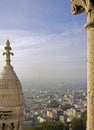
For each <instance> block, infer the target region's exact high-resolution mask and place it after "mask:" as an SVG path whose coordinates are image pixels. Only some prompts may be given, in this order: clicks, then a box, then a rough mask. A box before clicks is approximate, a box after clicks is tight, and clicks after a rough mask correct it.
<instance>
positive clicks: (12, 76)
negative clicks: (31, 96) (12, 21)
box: [0, 40, 23, 107]
mask: <svg viewBox="0 0 94 130" xmlns="http://www.w3.org/2000/svg"><path fill="white" fill-rule="evenodd" d="M8 45H9V40H8V41H7V47H5V49H9V48H10V46H9V48H8ZM10 49H11V48H10ZM8 53H9V58H8ZM4 54H6V57H7V58H6V65H5V66H4V68H3V70H2V72H1V73H0V107H5V106H6V107H10V106H11V107H14V106H19V105H23V94H22V87H21V83H20V81H19V79H18V77H17V75H16V73H15V72H14V70H13V67H12V66H11V64H10V54H13V53H11V52H10V51H9V52H6V53H4Z"/></svg>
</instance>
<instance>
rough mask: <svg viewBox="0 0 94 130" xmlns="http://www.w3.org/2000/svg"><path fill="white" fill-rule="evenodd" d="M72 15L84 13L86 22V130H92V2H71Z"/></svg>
mask: <svg viewBox="0 0 94 130" xmlns="http://www.w3.org/2000/svg"><path fill="white" fill-rule="evenodd" d="M71 4H72V6H71V7H72V13H73V14H80V13H82V12H85V13H86V16H87V22H86V24H85V29H86V31H87V130H94V0H71Z"/></svg>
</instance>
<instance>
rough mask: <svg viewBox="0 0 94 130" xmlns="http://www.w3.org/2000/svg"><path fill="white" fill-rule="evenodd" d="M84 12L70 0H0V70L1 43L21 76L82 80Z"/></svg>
mask: <svg viewBox="0 0 94 130" xmlns="http://www.w3.org/2000/svg"><path fill="white" fill-rule="evenodd" d="M84 15H85V14H82V15H79V16H73V15H72V14H71V4H70V0H59V1H58V0H20V1H19V0H10V1H9V0H0V63H1V64H0V68H1V69H0V70H2V67H3V66H4V64H5V57H3V56H2V53H3V51H4V46H5V42H6V40H7V39H9V40H10V43H11V47H12V48H13V50H12V52H14V54H15V55H14V56H13V57H12V58H11V59H12V65H13V66H14V70H15V72H16V73H17V75H18V76H19V77H20V78H21V79H30V80H33V79H35V80H45V79H46V80H47V79H48V80H51V79H52V80H68V81H74V80H81V81H84V80H86V46H87V45H86V32H85V31H84V27H83V26H84V24H85V22H86V20H85V16H84Z"/></svg>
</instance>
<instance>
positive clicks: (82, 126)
mask: <svg viewBox="0 0 94 130" xmlns="http://www.w3.org/2000/svg"><path fill="white" fill-rule="evenodd" d="M86 120H87V112H83V113H82V114H81V118H79V119H78V118H73V120H72V121H71V127H72V129H73V130H86Z"/></svg>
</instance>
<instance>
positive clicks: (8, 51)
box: [3, 40, 14, 65]
mask: <svg viewBox="0 0 94 130" xmlns="http://www.w3.org/2000/svg"><path fill="white" fill-rule="evenodd" d="M5 50H6V52H4V53H3V55H6V63H7V65H10V62H11V60H10V55H14V54H13V53H12V52H10V50H11V47H10V42H9V40H7V42H6V47H5Z"/></svg>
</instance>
